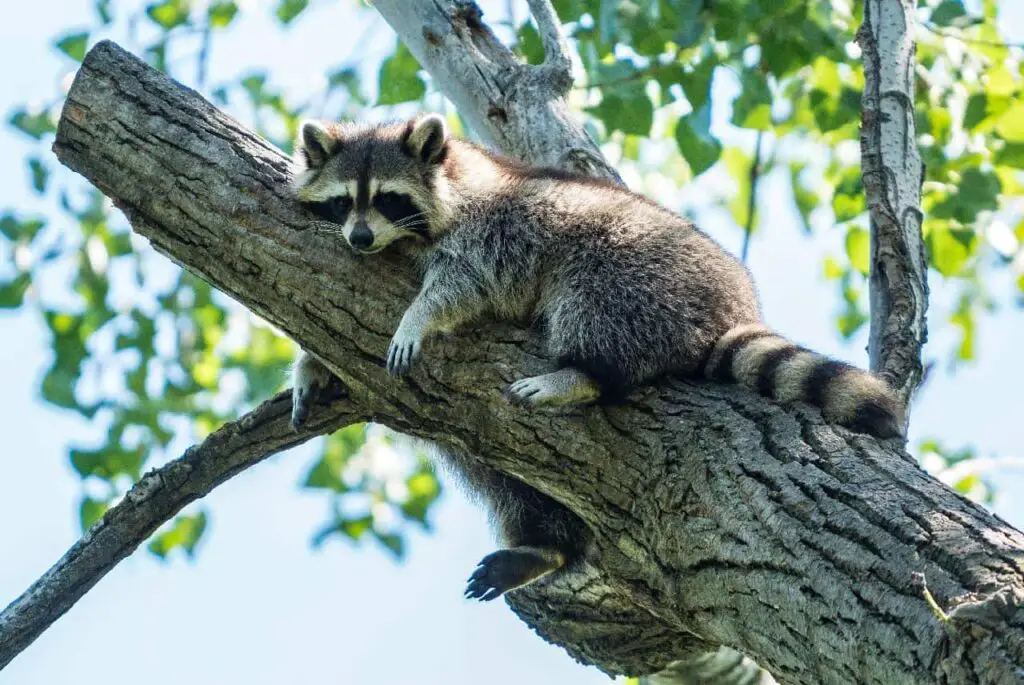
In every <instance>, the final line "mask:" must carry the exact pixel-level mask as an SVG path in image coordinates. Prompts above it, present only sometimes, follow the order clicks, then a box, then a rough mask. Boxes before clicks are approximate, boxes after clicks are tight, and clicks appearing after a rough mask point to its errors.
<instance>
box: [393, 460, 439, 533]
mask: <svg viewBox="0 0 1024 685" xmlns="http://www.w3.org/2000/svg"><path fill="white" fill-rule="evenodd" d="M405 485H406V488H408V490H409V496H408V498H407V499H406V500H405V502H403V503H402V504H401V506H400V507H399V508H400V509H401V511H402V514H403V515H404V516H405V517H406V518H408V519H412V520H414V521H418V522H419V523H422V524H426V522H427V511H428V510H429V509H430V505H431V504H433V503H434V501H435V500H437V498H438V496H439V495H440V494H441V484H440V483H439V482H438V480H437V476H435V475H434V473H433V471H431V470H430V469H429V466H428V467H427V468H425V469H424V470H422V471H420V472H419V473H415V474H413V475H412V476H410V477H409V479H408V480H406V482H405Z"/></svg>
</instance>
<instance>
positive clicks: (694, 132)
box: [675, 114, 722, 176]
mask: <svg viewBox="0 0 1024 685" xmlns="http://www.w3.org/2000/svg"><path fill="white" fill-rule="evenodd" d="M675 138H676V144H677V145H678V146H679V152H680V153H681V154H682V155H683V159H685V160H686V163H687V164H689V165H690V169H691V170H692V171H693V175H694V176H699V175H700V174H702V173H704V172H705V171H707V170H708V169H710V168H711V167H712V166H714V164H715V162H717V161H718V158H719V157H721V156H722V144H721V143H720V142H718V140H717V139H716V138H715V137H714V136H713V135H711V132H710V131H709V130H708V126H707V122H706V121H704V119H703V118H702V117H698V116H695V115H693V114H687V115H686V116H684V117H681V118H680V119H679V121H677V122H676V135H675Z"/></svg>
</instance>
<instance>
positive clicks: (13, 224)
mask: <svg viewBox="0 0 1024 685" xmlns="http://www.w3.org/2000/svg"><path fill="white" fill-rule="evenodd" d="M45 225H46V222H45V221H43V220H42V219H39V218H32V219H20V218H18V216H16V215H15V214H12V213H10V212H7V213H6V214H4V215H3V216H0V234H3V236H4V237H5V238H7V240H9V241H11V242H23V243H30V242H32V239H33V238H35V237H36V234H37V233H39V231H41V230H42V229H43V226H45Z"/></svg>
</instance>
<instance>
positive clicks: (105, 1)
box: [93, 0, 113, 26]
mask: <svg viewBox="0 0 1024 685" xmlns="http://www.w3.org/2000/svg"><path fill="white" fill-rule="evenodd" d="M93 7H95V8H96V14H97V15H98V16H99V18H100V23H101V24H102V25H103V26H109V25H110V22H111V21H112V20H113V16H112V15H111V14H110V0H96V2H95V3H94V4H93Z"/></svg>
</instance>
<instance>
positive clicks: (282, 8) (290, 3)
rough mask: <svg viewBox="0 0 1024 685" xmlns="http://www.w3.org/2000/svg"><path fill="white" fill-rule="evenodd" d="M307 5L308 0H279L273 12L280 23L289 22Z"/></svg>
mask: <svg viewBox="0 0 1024 685" xmlns="http://www.w3.org/2000/svg"><path fill="white" fill-rule="evenodd" d="M308 6H309V0H279V2H278V3H277V9H276V10H274V14H275V15H276V16H277V19H278V21H280V22H281V23H282V24H290V23H291V22H293V21H295V18H296V17H298V16H299V15H300V14H302V11H303V10H304V9H306V7H308Z"/></svg>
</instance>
